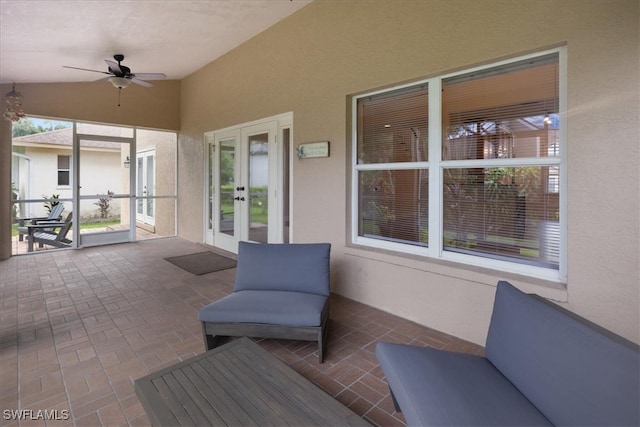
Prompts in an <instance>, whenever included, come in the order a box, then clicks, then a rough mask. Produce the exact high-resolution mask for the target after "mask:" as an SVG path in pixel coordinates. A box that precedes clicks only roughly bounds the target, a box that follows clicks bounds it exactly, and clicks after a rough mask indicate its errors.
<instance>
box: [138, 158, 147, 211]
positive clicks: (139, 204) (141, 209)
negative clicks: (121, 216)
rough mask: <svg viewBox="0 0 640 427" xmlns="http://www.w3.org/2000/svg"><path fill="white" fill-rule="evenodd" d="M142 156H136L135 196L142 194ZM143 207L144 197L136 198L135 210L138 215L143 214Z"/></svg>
mask: <svg viewBox="0 0 640 427" xmlns="http://www.w3.org/2000/svg"><path fill="white" fill-rule="evenodd" d="M143 165H144V158H142V157H138V159H137V169H136V175H137V178H136V180H137V183H136V186H137V188H138V191H137V192H136V193H137V196H138V197H142V196H144V195H145V194H144V167H143ZM143 208H144V199H140V198H138V199H137V202H136V211H137V213H138V215H142V214H143Z"/></svg>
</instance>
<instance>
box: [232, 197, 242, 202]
mask: <svg viewBox="0 0 640 427" xmlns="http://www.w3.org/2000/svg"><path fill="white" fill-rule="evenodd" d="M233 200H239V201H241V202H244V197H234V198H233Z"/></svg>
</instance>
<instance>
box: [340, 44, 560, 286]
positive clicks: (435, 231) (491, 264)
mask: <svg viewBox="0 0 640 427" xmlns="http://www.w3.org/2000/svg"><path fill="white" fill-rule="evenodd" d="M553 53H557V54H558V57H559V64H558V65H559V87H558V96H559V111H558V115H559V126H558V133H559V155H558V156H557V157H539V158H509V159H479V160H442V129H441V126H440V125H439V124H440V123H442V118H441V113H442V111H441V105H442V90H441V88H442V81H443V80H445V79H447V78H450V77H454V76H458V75H463V74H468V73H471V72H474V71H479V70H483V69H487V68H493V67H499V66H503V65H508V64H510V63H513V62H518V61H522V60H526V59H533V58H537V57H540V56H544V55H548V54H553ZM424 84H427V85H428V94H429V100H428V108H429V123H430V126H429V129H428V133H429V147H428V150H429V161H428V162H413V163H401V164H399V163H376V164H358V155H357V153H358V146H357V144H358V108H357V104H358V100H359V99H361V98H365V97H370V96H373V95H378V94H382V93H388V92H391V91H395V90H398V89H402V88H408V87H413V86H417V85H424ZM566 88H567V53H566V47H559V48H556V49H551V50H547V51H543V52H537V53H535V54H530V55H525V56H520V57H517V58H512V59H509V60H504V61H498V62H495V63H491V64H488V65H484V66H479V67H474V68H470V69H466V70H462V71H458V72H455V73H449V74H444V75H441V76H437V77H433V78H430V79H425V80H420V81H415V82H412V83H407V84H404V85H399V86H396V87H392V88H386V89H384V90H376V91H371V92H367V93H364V94H360V95H357V96H353V97H352V104H351V117H352V129H351V137H352V138H351V141H352V146H351V150H352V156H351V158H352V160H351V174H352V175H351V242H352V243H353V244H356V245H361V246H366V247H371V248H376V249H385V250H389V251H394V252H399V253H407V254H413V255H420V256H425V257H429V258H435V259H441V260H448V261H452V262H457V263H461V264H466V265H473V266H479V267H485V268H490V269H493V270H498V271H504V272H509V273H515V274H521V275H525V276H530V277H536V278H541V279H545V280H549V281H554V282H559V283H566V279H567V254H566V247H567V218H566V216H567V208H566V204H567V168H566V146H567V123H566V120H567V115H566V111H567V93H566ZM519 166H552V167H557V168H558V170H559V183H558V186H559V191H560V194H559V210H560V218H559V222H560V241H559V245H560V248H559V268H558V269H552V268H546V267H541V266H534V265H528V264H522V263H518V262H512V261H505V260H499V259H493V258H488V257H482V256H476V255H468V254H462V253H454V252H451V251H445V250H444V242H443V239H442V233H443V222H444V218H443V216H444V214H443V209H442V204H443V198H444V195H443V188H444V186H443V181H444V169H445V168H448V167H461V168H469V167H473V168H486V167H519ZM390 167H393V168H394V169H400V168H403V169H428V170H429V242H428V247H424V246H418V245H411V244H405V243H397V242H392V241H386V240H381V239H374V238H370V237H365V236H359V235H358V228H359V227H358V217H359V212H358V207H359V194H358V190H359V188H358V173H359V172H361V171H366V170H381V169H389V168H390Z"/></svg>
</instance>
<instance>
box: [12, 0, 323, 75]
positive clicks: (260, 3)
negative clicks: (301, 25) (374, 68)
mask: <svg viewBox="0 0 640 427" xmlns="http://www.w3.org/2000/svg"><path fill="white" fill-rule="evenodd" d="M310 2H311V0H201V1H187V0H135V1H133V0H128V1H122V0H102V1H95V0H93V1H90V0H83V1H80V0H71V1H69V0H0V83H12V82H15V83H44V82H81V81H93V80H97V79H99V78H102V77H104V76H101V75H100V74H97V73H91V72H86V71H80V70H71V69H67V68H63V67H62V66H63V65H68V66H72V67H79V68H88V69H93V70H100V71H107V65H106V63H105V62H104V60H105V59H111V60H113V55H114V54H116V53H121V54H124V55H125V60H124V61H123V62H122V64H123V65H126V66H128V67H129V68H131V70H132V72H134V73H165V74H166V75H167V78H168V79H181V78H183V77H185V76H188V75H189V74H191V73H193V72H194V71H196V70H198V69H200V68H202V67H203V66H204V65H206V64H208V63H210V62H211V61H213V60H215V59H216V58H218V57H220V56H221V55H223V54H225V53H226V52H228V51H230V50H232V49H233V48H235V47H236V46H238V45H240V44H242V43H243V42H245V41H247V40H249V39H250V38H252V37H253V36H255V35H256V34H258V33H260V32H262V31H264V30H265V29H267V28H268V27H270V26H272V25H273V24H275V23H276V22H278V21H280V20H281V19H283V18H285V17H287V16H288V15H290V14H292V13H293V12H295V11H297V10H298V9H300V8H302V7H304V6H306V5H307V4H309V3H310Z"/></svg>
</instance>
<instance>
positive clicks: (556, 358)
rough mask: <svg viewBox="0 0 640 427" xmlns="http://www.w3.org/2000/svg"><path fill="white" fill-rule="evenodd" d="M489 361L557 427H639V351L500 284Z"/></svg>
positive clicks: (490, 332)
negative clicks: (593, 426) (613, 426)
mask: <svg viewBox="0 0 640 427" xmlns="http://www.w3.org/2000/svg"><path fill="white" fill-rule="evenodd" d="M486 356H487V359H489V361H490V362H491V363H492V364H493V365H494V366H495V367H496V368H498V370H500V371H501V372H502V374H503V375H504V376H506V377H507V378H508V379H509V380H510V381H511V382H512V383H513V384H514V385H515V386H516V387H517V388H518V389H519V390H520V392H522V394H524V395H525V396H526V397H527V399H529V400H530V401H531V402H532V403H533V404H534V405H535V406H536V407H537V408H538V410H539V411H540V412H542V413H543V414H544V415H545V416H546V417H547V418H548V419H549V420H550V421H551V422H552V423H553V424H555V425H601V426H604V425H618V426H623V425H635V426H637V425H639V423H640V415H639V411H640V409H639V405H638V402H640V396H639V394H640V353H639V350H638V346H637V345H635V344H633V343H631V342H630V341H627V340H625V339H624V338H622V337H619V336H617V335H615V334H613V333H611V332H609V331H606V330H604V329H603V328H601V327H599V326H596V325H594V324H593V323H591V322H589V321H587V320H586V319H583V318H581V317H579V316H577V315H575V314H573V313H571V312H569V311H568V310H565V309H563V308H561V307H558V306H557V305H555V304H552V303H550V302H547V301H545V300H543V299H542V298H540V297H537V296H533V295H527V294H525V293H523V292H521V291H519V290H518V289H516V288H514V287H513V286H512V285H511V284H509V283H507V282H499V283H498V289H497V291H496V298H495V302H494V307H493V314H492V317H491V325H490V327H489V333H488V337H487V345H486Z"/></svg>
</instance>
